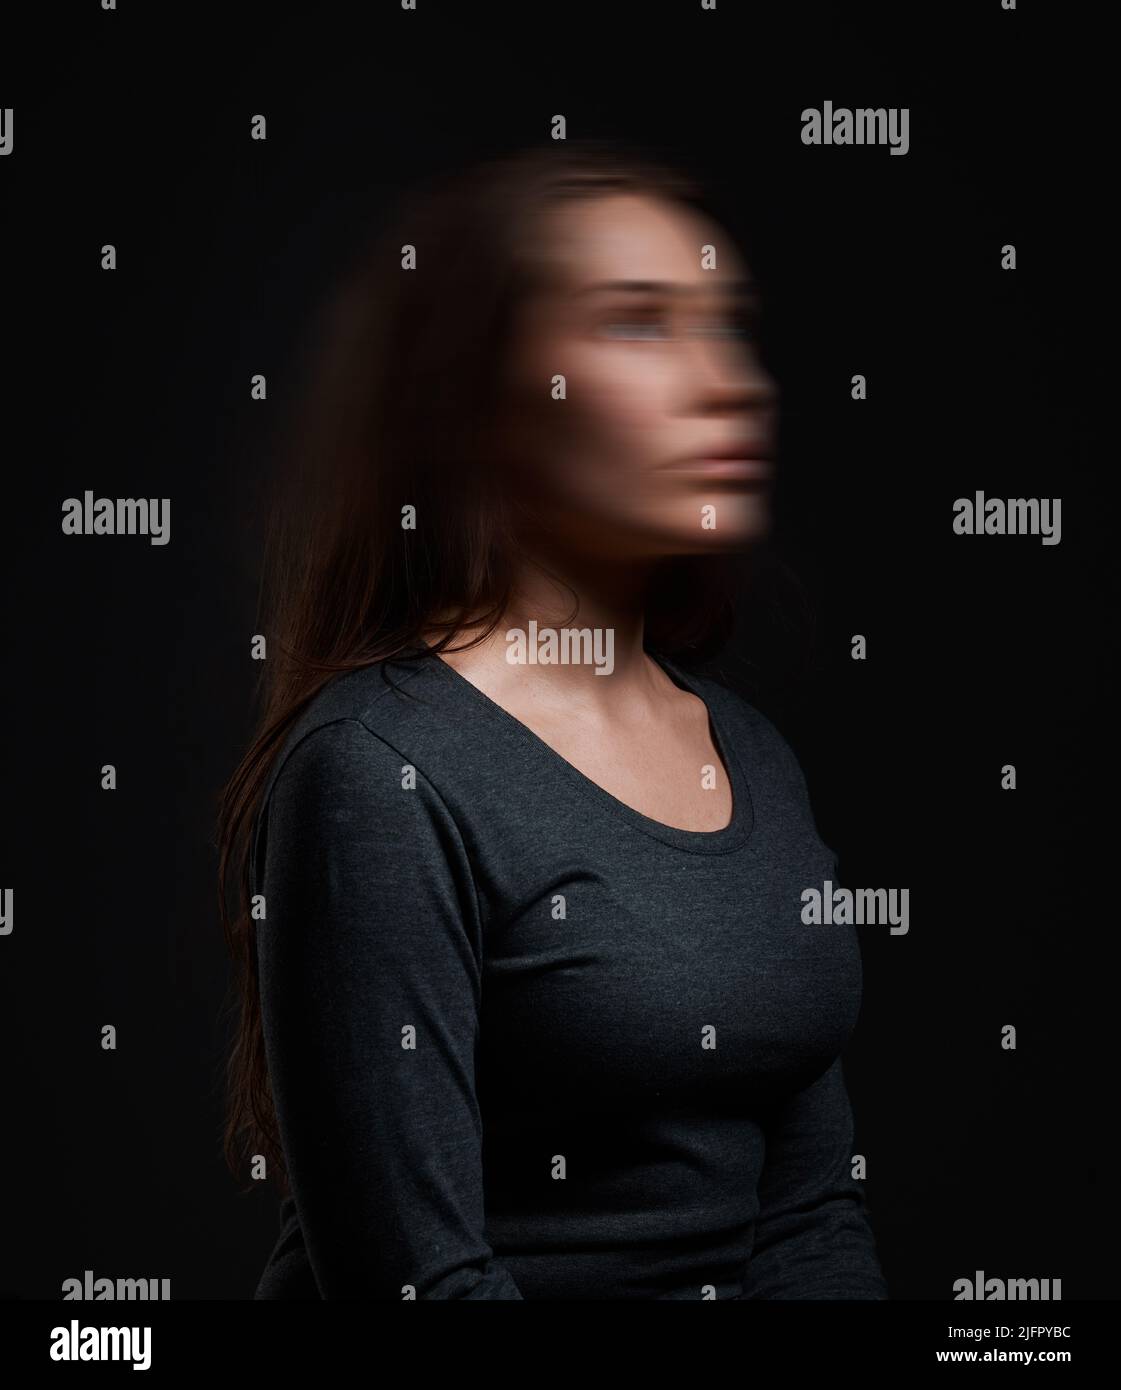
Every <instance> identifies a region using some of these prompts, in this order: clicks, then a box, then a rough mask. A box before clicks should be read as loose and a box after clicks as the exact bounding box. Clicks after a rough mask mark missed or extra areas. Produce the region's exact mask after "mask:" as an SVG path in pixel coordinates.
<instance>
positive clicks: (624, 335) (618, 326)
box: [600, 319, 670, 342]
mask: <svg viewBox="0 0 1121 1390" xmlns="http://www.w3.org/2000/svg"><path fill="white" fill-rule="evenodd" d="M669 331H670V330H669V325H668V324H667V323H665V322H663V321H662V320H661V319H626V320H625V319H615V320H611V321H609V322H607V323H605V324H603V326H602V327H601V329H600V332H601V333H603V334H604V336H605V337H608V338H621V339H624V340H631V341H637V342H658V341H661V340H663V339H665V338H667V337H668V336H669Z"/></svg>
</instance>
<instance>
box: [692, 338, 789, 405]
mask: <svg viewBox="0 0 1121 1390" xmlns="http://www.w3.org/2000/svg"><path fill="white" fill-rule="evenodd" d="M689 362H690V387H691V389H690V391H689V396H690V406H689V408H690V409H691V410H694V411H699V412H701V413H703V414H735V413H739V412H748V411H750V412H752V413H755V412H764V411H769V410H773V409H774V408H775V407H776V406H777V404H778V396H779V389H778V383H777V382H776V381H775V379H774V377H772V376H771V374H770V373H769V372H768V371H767V369H766V368H765V367H764V366H763V363H762V362H761V361H760V360H759V356H758V354H757V353H756V352H755V350H754V348H753V347H752V346H751V345H748V346H747V347H745V346H744V345H743V344H741V343H739V342H736V341H734V340H732V341H723V340H720V339H712V338H705V337H698V338H694V339H692V340H690V345H689Z"/></svg>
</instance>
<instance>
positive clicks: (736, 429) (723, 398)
mask: <svg viewBox="0 0 1121 1390" xmlns="http://www.w3.org/2000/svg"><path fill="white" fill-rule="evenodd" d="M540 237H541V241H540V250H539V251H538V252H537V254H538V256H539V257H540V258H541V259H543V260H544V262H545V264H544V267H543V268H544V270H545V271H546V273H547V274H548V276H549V286H548V288H545V289H543V290H541V291H540V292H539V293H537V294H535V295H534V296H533V297H532V298H531V299H530V300H529V301H528V302H527V303H526V304H525V305H524V306H523V307H522V310H521V314H520V318H519V321H518V324H517V329H516V337H515V344H514V351H513V353H512V358H511V366H510V377H509V382H508V385H509V387H510V394H511V400H512V410H511V413H510V415H509V417H508V418H507V419H505V420H504V421H503V425H502V428H501V430H500V432H499V433H500V440H499V442H500V447H501V450H502V454H501V456H502V458H503V459H504V460H505V461H506V462H507V463H508V464H509V465H510V466H511V467H512V468H513V470H514V479H515V482H516V484H517V486H518V489H519V492H520V493H521V494H522V495H524V496H525V497H527V498H531V499H533V501H534V502H535V503H536V504H537V509H538V512H539V515H540V516H541V517H542V518H544V519H545V521H546V524H547V525H548V527H549V529H550V531H551V532H552V533H553V534H554V535H555V536H560V537H563V538H566V539H567V540H568V541H570V542H571V543H573V544H574V545H576V546H578V547H579V548H581V549H584V550H586V551H589V552H592V553H595V554H598V555H602V556H612V557H621V556H631V557H646V558H655V557H659V556H665V555H671V554H686V553H699V552H703V551H706V550H717V549H720V550H724V549H730V548H735V547H737V546H741V545H744V544H746V543H749V542H750V541H752V540H753V539H756V538H758V537H759V536H761V535H762V534H764V533H765V531H766V529H767V527H768V524H769V506H770V487H771V477H772V469H773V463H772V459H773V456H774V445H775V426H776V404H777V402H776V395H777V393H776V389H775V385H774V382H773V381H772V379H771V378H770V377H769V376H768V375H767V374H766V372H765V371H764V370H763V367H762V366H761V364H760V362H759V359H758V357H757V355H756V345H755V341H754V333H753V323H754V319H755V315H756V309H757V300H756V296H755V294H754V292H753V290H752V286H751V283H750V277H749V275H748V272H747V271H746V269H745V267H744V266H743V264H742V263H741V262H740V261H739V260H738V259H737V256H736V253H735V251H734V249H733V247H732V245H731V242H730V240H729V238H728V237H727V236H726V235H725V234H724V233H723V232H721V231H720V229H719V228H717V227H716V226H714V225H712V224H711V223H710V222H708V221H706V220H705V219H704V218H703V217H701V216H700V214H698V213H695V212H693V211H692V210H690V209H688V208H684V207H680V206H678V205H676V204H674V203H672V202H669V201H663V200H661V199H658V198H655V197H646V196H640V195H637V194H609V195H603V196H596V197H590V198H581V199H579V200H576V201H574V202H572V203H570V204H565V205H563V206H561V207H560V208H557V209H555V210H552V211H550V212H549V213H547V215H546V216H545V217H543V218H542V220H541V224H540ZM706 245H708V246H711V247H714V248H715V261H716V266H715V268H714V269H705V268H704V264H705V255H704V252H703V248H704V247H705V246H706ZM708 256H709V259H711V252H709V253H708ZM557 376H560V377H563V378H564V393H565V394H564V399H554V398H553V397H554V393H555V387H554V378H555V377H557Z"/></svg>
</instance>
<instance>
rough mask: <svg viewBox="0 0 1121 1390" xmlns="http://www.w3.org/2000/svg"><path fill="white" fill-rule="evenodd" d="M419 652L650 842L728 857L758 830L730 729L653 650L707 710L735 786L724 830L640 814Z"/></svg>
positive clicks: (692, 683) (436, 659) (654, 656)
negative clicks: (686, 825)
mask: <svg viewBox="0 0 1121 1390" xmlns="http://www.w3.org/2000/svg"><path fill="white" fill-rule="evenodd" d="M420 654H421V655H424V656H427V657H428V658H429V659H430V663H431V664H432V665H433V666H435V667H436V668H437V669H438V670H439V671H441V672H443V673H444V675H445V676H446V677H447V678H448V680H449V681H450V682H451V683H452V685H453V686H455V687H457V688H460V689H462V690H463V691H464V692H465V693H466V694H467V695H468V696H469V697H473V698H474V700H475V702H476V703H477V704H479V705H480V706H481V707H482V708H484V709H487V710H489V711H490V712H491V714H492V716H497V717H498V718H499V720H500V722H501V723H502V724H503V725H504V726H505V727H506V728H507V729H508V730H510V731H512V732H513V733H514V734H515V735H516V737H517V738H518V739H519V740H520V741H521V742H522V743H523V744H524V745H525V746H527V747H530V748H533V749H534V750H536V751H537V753H538V754H539V755H543V756H544V757H545V758H546V760H547V761H548V762H549V763H550V764H551V765H552V766H553V767H555V768H558V769H559V770H560V771H561V772H562V773H563V774H564V775H565V776H566V777H568V778H569V780H570V781H572V782H573V783H574V785H575V786H576V787H578V788H579V789H580V790H581V791H582V792H583V793H584V794H585V795H587V796H589V797H591V798H592V800H594V801H596V802H597V803H598V804H599V805H600V806H602V807H604V808H605V809H607V810H609V811H611V812H613V813H614V814H615V815H616V816H618V817H619V818H620V819H622V820H625V821H627V822H628V823H629V824H630V825H632V826H633V827H634V829H636V830H638V831H640V832H641V833H642V834H644V835H648V836H649V837H650V838H651V839H654V840H660V841H661V842H662V843H663V844H667V845H672V846H673V847H674V848H675V849H682V850H687V851H689V852H690V853H693V854H726V853H728V852H729V851H730V850H734V849H738V848H739V847H740V846H741V845H743V844H744V843H745V842H746V841H747V838H748V836H749V835H750V834H751V832H752V830H753V829H754V825H755V811H754V805H753V802H752V799H751V789H750V787H749V785H748V780H747V776H746V774H745V772H744V768H743V764H742V763H741V762H740V758H739V755H738V753H737V752H736V747H735V744H734V743H733V741H732V740H731V739H730V738H729V737H728V735H727V731H726V729H725V728H724V727H723V725H722V724H721V721H720V718H719V716H718V715H717V713H716V711H715V710H714V708H713V702H711V701H710V700H709V699H708V698H707V697H706V694H705V692H704V690H703V689H702V688H701V687H700V686H699V684H698V683H697V681H696V680H695V679H694V678H693V677H692V676H690V675H689V674H688V673H687V672H685V671H683V670H682V669H681V668H680V667H678V666H677V665H676V663H675V662H672V661H670V660H669V659H668V658H667V657H664V656H662V655H660V654H659V653H658V652H654V651H651V650H650V649H649V648H647V649H646V655H647V656H649V657H650V659H651V660H652V661H655V662H657V664H658V665H659V666H660V667H661V668H662V670H663V671H665V673H666V675H667V676H669V678H670V680H672V681H673V683H674V684H675V685H676V686H678V687H679V688H680V689H682V690H687V691H688V692H689V693H690V694H691V695H695V696H696V697H697V699H699V700H700V701H701V703H702V704H703V705H704V707H705V709H706V710H707V711H708V724H709V734H710V736H711V738H712V742H713V746H714V747H715V749H716V751H717V753H718V755H719V757H720V759H721V761H722V763H723V765H724V770H725V775H726V776H727V777H728V779H729V780H730V782H731V785H732V818H731V820H730V821H729V822H728V824H727V825H725V826H722V827H721V828H720V829H719V830H683V829H681V828H680V827H678V826H675V825H666V824H665V822H664V821H659V820H655V819H654V818H653V817H652V816H647V815H644V814H643V812H641V811H639V810H636V809H635V807H633V806H628V805H627V803H626V802H625V801H620V800H619V798H618V797H617V796H614V795H613V794H612V793H611V792H609V791H608V790H607V788H606V787H601V786H600V784H599V783H598V782H596V781H594V780H593V779H592V778H591V777H589V776H588V775H587V774H586V773H583V772H581V771H580V769H579V768H578V767H577V766H576V765H575V764H574V763H570V762H569V761H568V759H567V758H566V757H564V756H563V755H562V754H560V753H558V752H557V750H556V749H555V748H554V747H553V746H552V745H551V744H549V743H546V742H545V740H544V739H543V738H541V736H540V735H539V734H536V733H534V731H533V730H532V729H531V728H530V727H529V725H528V724H524V723H523V722H522V721H521V720H520V719H518V718H517V716H516V715H513V714H511V713H510V711H509V710H508V709H505V708H504V707H503V706H502V705H500V704H499V703H498V701H497V700H492V699H491V697H490V696H489V695H488V694H486V692H485V691H483V690H480V689H479V687H478V686H477V685H475V684H474V683H473V682H472V681H469V680H468V679H467V677H466V676H464V675H461V674H460V673H459V672H458V671H457V670H456V669H455V667H454V666H451V665H449V663H448V662H446V661H444V660H443V658H442V657H440V656H439V655H438V654H437V653H436V652H434V651H432V650H431V649H430V648H428V647H423V648H421V649H420Z"/></svg>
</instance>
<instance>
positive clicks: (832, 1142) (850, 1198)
mask: <svg viewBox="0 0 1121 1390" xmlns="http://www.w3.org/2000/svg"><path fill="white" fill-rule="evenodd" d="M765 1135H766V1156H765V1159H764V1164H763V1172H762V1176H761V1178H760V1181H759V1204H760V1211H759V1219H758V1222H757V1224H756V1233H755V1246H754V1250H753V1253H752V1256H751V1260H750V1261H749V1264H748V1269H747V1280H746V1284H745V1289H744V1298H750V1299H830V1298H838V1299H886V1298H887V1297H888V1296H889V1295H888V1291H887V1285H886V1284H885V1283H884V1278H883V1274H882V1272H881V1270H880V1262H879V1259H878V1257H877V1255H876V1245H875V1240H874V1238H873V1235H872V1230H871V1227H870V1226H869V1224H868V1217H867V1210H866V1206H865V1200H864V1192H863V1189H862V1187H861V1185H860V1183H859V1182H857V1181H856V1180H855V1179H854V1178H853V1177H852V1135H853V1126H852V1109H851V1106H850V1104H849V1098H848V1092H847V1091H846V1089H845V1082H844V1076H843V1073H842V1070H841V1059H840V1058H839V1057H838V1058H837V1059H836V1061H835V1062H834V1063H833V1064H832V1066H830V1068H829V1069H828V1071H826V1072H825V1073H824V1074H823V1075H822V1076H820V1077H819V1078H818V1079H817V1080H816V1081H815V1082H814V1083H813V1084H812V1085H810V1086H807V1087H806V1088H805V1089H804V1090H802V1091H799V1092H798V1093H797V1094H796V1095H795V1096H794V1097H793V1098H792V1099H790V1100H788V1101H786V1102H785V1103H784V1104H782V1105H780V1106H776V1107H775V1108H774V1109H773V1110H772V1111H771V1113H770V1114H769V1115H768V1116H767V1118H766V1123H765Z"/></svg>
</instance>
